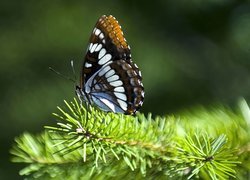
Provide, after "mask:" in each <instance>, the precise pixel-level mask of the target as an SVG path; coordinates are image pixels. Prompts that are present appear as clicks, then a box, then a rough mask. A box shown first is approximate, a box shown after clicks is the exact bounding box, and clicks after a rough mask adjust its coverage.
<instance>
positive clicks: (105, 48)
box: [78, 15, 144, 114]
mask: <svg viewBox="0 0 250 180" xmlns="http://www.w3.org/2000/svg"><path fill="white" fill-rule="evenodd" d="M141 80H142V77H141V72H140V71H139V69H138V67H137V65H136V64H134V63H133V61H132V60H131V52H130V47H129V45H128V44H127V41H126V39H125V38H124V36H123V32H122V29H121V26H120V25H119V23H118V21H117V20H116V19H115V18H114V17H113V16H111V15H110V16H105V15H104V16H102V17H101V18H100V19H99V20H98V21H97V23H96V25H95V27H94V30H93V31H92V34H91V36H90V40H89V46H88V49H87V53H86V55H85V59H84V62H83V67H82V72H81V82H80V91H81V92H80V93H78V96H80V98H81V99H83V100H85V101H88V103H90V104H92V105H95V106H97V107H98V108H100V109H102V110H104V111H112V112H115V113H116V112H117V113H125V114H134V113H135V112H136V111H137V110H138V109H139V108H140V107H141V106H142V104H143V100H144V88H143V84H142V82H141ZM78 92H79V89H78Z"/></svg>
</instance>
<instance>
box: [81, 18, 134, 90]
mask: <svg viewBox="0 0 250 180" xmlns="http://www.w3.org/2000/svg"><path fill="white" fill-rule="evenodd" d="M89 42H90V43H89V46H88V48H87V53H86V56H85V60H84V64H83V69H82V74H81V83H80V86H84V84H85V83H86V81H87V80H88V79H89V78H90V77H91V76H92V75H93V74H94V73H95V72H97V71H98V70H99V69H100V68H101V67H102V66H103V65H105V64H106V63H107V62H110V61H115V60H120V59H125V60H129V59H130V58H131V53H130V47H129V45H128V44H127V42H126V39H125V38H124V37H123V32H122V30H121V26H120V25H119V23H118V21H117V20H116V19H115V18H114V17H113V16H111V15H110V16H105V15H103V16H102V17H101V18H100V19H99V20H98V21H97V23H96V25H95V28H94V30H93V32H92V34H91V36H90V40H89Z"/></svg>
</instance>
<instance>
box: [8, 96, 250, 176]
mask: <svg viewBox="0 0 250 180" xmlns="http://www.w3.org/2000/svg"><path fill="white" fill-rule="evenodd" d="M65 104H66V108H64V109H61V108H58V109H59V112H60V113H58V114H54V116H55V117H56V119H57V121H58V123H57V125H56V126H55V127H54V126H53V127H52V126H46V127H45V128H46V129H47V130H46V131H45V132H43V133H41V134H40V135H36V136H35V135H31V134H28V133H24V134H23V135H22V136H20V137H18V138H16V144H15V145H14V146H13V148H12V150H11V154H12V155H13V158H12V161H13V162H24V163H28V164H30V165H29V166H27V167H26V168H24V169H23V170H22V171H20V174H21V175H26V176H29V177H33V178H37V177H41V178H45V177H57V178H67V179H69V178H73V179H79V178H83V179H84V178H90V177H92V178H103V177H105V178H108V177H109V178H112V177H116V178H125V177H127V178H129V177H131V178H133V179H134V178H136V177H137V178H142V177H145V176H147V177H150V178H167V177H171V178H176V179H179V178H187V179H190V178H204V179H207V178H210V179H227V178H229V177H241V176H244V175H246V173H247V172H249V169H250V165H249V161H248V160H249V156H248V155H249V148H246V147H247V146H248V145H249V127H248V126H247V125H246V124H248V123H247V121H246V120H245V119H244V118H243V116H242V115H237V114H236V113H233V112H232V111H231V110H228V109H226V108H223V107H219V108H218V110H212V111H206V110H204V109H199V110H198V111H197V112H192V113H191V114H190V113H187V112H184V113H181V114H180V115H179V116H178V117H174V116H167V117H163V118H161V117H157V118H155V119H152V117H151V115H150V114H149V115H148V116H147V117H145V116H144V115H143V114H138V115H137V116H136V117H133V116H126V115H123V114H114V113H105V112H102V111H98V110H95V109H94V108H91V109H90V111H89V112H87V111H86V110H85V109H84V108H83V107H81V106H80V105H79V103H78V102H77V101H76V100H74V102H71V103H70V104H69V103H67V102H66V101H65ZM242 107H245V109H244V111H245V112H246V106H241V109H242V112H244V111H243V108H242ZM90 112H91V113H90ZM87 113H88V114H87ZM244 117H245V116H244ZM204 121H205V122H206V126H204ZM247 144H248V145H247ZM248 147H249V146H248ZM247 161H248V164H247V163H246V162H247ZM240 163H241V164H240ZM245 163H246V164H245ZM243 164H244V166H242V165H243Z"/></svg>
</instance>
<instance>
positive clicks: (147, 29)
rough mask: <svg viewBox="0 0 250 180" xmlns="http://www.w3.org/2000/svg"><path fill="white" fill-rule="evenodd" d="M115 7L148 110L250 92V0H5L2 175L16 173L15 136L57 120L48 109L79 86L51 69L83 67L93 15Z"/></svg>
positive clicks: (0, 34)
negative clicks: (12, 150) (12, 154)
mask: <svg viewBox="0 0 250 180" xmlns="http://www.w3.org/2000/svg"><path fill="white" fill-rule="evenodd" d="M103 14H106V15H109V14H112V15H114V16H115V17H116V18H117V19H118V20H119V22H120V24H121V25H122V28H123V31H124V33H125V37H126V39H127V40H128V42H129V44H130V46H131V49H132V58H133V60H134V62H136V63H137V64H138V66H139V68H140V69H141V71H142V75H143V83H144V86H145V92H146V93H145V103H144V105H143V108H142V112H144V113H148V112H152V113H153V114H154V115H157V114H159V115H163V114H167V113H175V112H178V111H180V110H182V109H185V108H190V107H193V106H195V105H197V104H202V105H205V106H210V105H213V104H215V103H218V102H219V103H223V104H226V105H231V106H234V105H235V104H236V102H237V100H238V98H239V97H244V98H246V100H247V101H248V102H249V100H250V3H249V1H246V0H245V1H244V0H189V1H186V0H179V1H174V0H172V1H170V0H155V1H145V0H144V1H142V0H137V1H135V0H125V1H97V0H91V1H66V0H64V1H63V0H54V1H50V0H43V1H31V0H27V1H18V0H10V1H1V2H0V19H1V21H0V42H1V43H0V73H1V76H0V83H1V101H0V102H1V103H0V109H1V131H0V139H1V145H0V146H1V147H0V153H1V157H2V158H1V165H0V166H1V167H0V179H7V178H8V179H14V178H15V179H18V178H20V177H19V176H18V170H19V169H20V168H21V167H23V166H22V165H21V164H12V163H10V161H9V159H10V155H9V152H8V151H9V149H10V147H11V145H12V144H13V142H14V137H15V136H18V135H19V134H21V133H22V132H24V131H29V132H33V133H38V132H40V131H42V130H43V126H44V125H48V124H53V123H54V121H53V117H52V115H51V113H52V112H56V111H57V110H56V106H58V105H59V106H63V100H64V99H66V100H72V99H73V97H74V96H75V92H74V84H73V83H72V82H70V81H67V80H65V79H62V78H60V77H58V76H57V75H55V74H54V73H52V72H51V71H49V69H48V67H49V66H52V67H54V68H55V69H56V70H58V71H60V72H61V73H63V74H66V75H69V76H72V71H71V67H70V60H74V63H75V68H76V71H77V73H79V72H80V68H81V64H82V61H83V57H84V54H85V51H86V47H87V44H88V39H89V36H90V33H91V31H92V29H93V26H94V25H95V23H96V21H97V19H98V18H99V17H100V16H101V15H103Z"/></svg>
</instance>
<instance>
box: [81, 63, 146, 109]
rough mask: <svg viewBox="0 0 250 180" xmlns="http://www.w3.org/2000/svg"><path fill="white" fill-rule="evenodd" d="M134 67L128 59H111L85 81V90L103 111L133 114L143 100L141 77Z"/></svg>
mask: <svg viewBox="0 0 250 180" xmlns="http://www.w3.org/2000/svg"><path fill="white" fill-rule="evenodd" d="M134 68H135V66H134V64H131V63H130V62H128V61H125V60H117V61H113V62H111V63H110V64H108V65H106V66H104V67H103V68H101V69H100V70H99V71H98V72H96V73H95V74H94V75H93V76H92V77H91V78H90V79H89V80H88V81H87V83H86V85H85V92H88V94H89V97H90V99H91V101H92V102H94V104H96V105H97V106H98V107H99V108H100V109H102V110H104V111H113V112H120V113H125V114H134V113H135V112H136V111H137V110H138V109H139V108H140V107H141V105H142V103H143V100H144V88H143V85H142V82H141V80H142V79H141V76H140V75H139V74H138V73H137V72H136V71H135V70H134Z"/></svg>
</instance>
